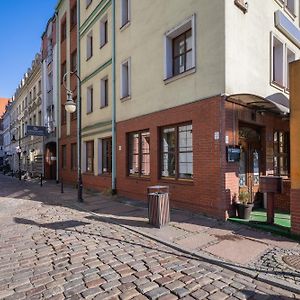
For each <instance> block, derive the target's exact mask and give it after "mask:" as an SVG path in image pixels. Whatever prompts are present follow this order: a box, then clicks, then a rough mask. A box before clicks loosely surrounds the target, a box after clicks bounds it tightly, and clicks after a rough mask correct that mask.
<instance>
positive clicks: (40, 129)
mask: <svg viewBox="0 0 300 300" xmlns="http://www.w3.org/2000/svg"><path fill="white" fill-rule="evenodd" d="M26 135H36V136H46V135H47V127H46V126H34V125H27V126H26Z"/></svg>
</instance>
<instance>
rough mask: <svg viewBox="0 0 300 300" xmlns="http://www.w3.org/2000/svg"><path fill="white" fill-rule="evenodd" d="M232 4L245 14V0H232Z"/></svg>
mask: <svg viewBox="0 0 300 300" xmlns="http://www.w3.org/2000/svg"><path fill="white" fill-rule="evenodd" d="M234 4H235V5H236V6H237V7H238V8H239V9H240V10H241V11H242V12H243V13H244V14H245V13H246V12H247V11H248V3H247V2H246V1H245V0H234Z"/></svg>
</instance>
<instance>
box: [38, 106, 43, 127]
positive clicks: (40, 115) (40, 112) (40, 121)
mask: <svg viewBox="0 0 300 300" xmlns="http://www.w3.org/2000/svg"><path fill="white" fill-rule="evenodd" d="M38 117H39V120H38V121H39V126H41V125H42V111H41V110H40V111H39V113H38Z"/></svg>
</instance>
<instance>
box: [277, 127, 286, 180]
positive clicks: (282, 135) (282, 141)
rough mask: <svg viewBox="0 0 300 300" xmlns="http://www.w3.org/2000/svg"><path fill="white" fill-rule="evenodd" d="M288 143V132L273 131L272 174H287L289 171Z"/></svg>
mask: <svg viewBox="0 0 300 300" xmlns="http://www.w3.org/2000/svg"><path fill="white" fill-rule="evenodd" d="M289 144H290V137H289V133H288V132H280V131H276V132H274V175H277V176H288V175H289V173H290V154H289V153H290V148H289Z"/></svg>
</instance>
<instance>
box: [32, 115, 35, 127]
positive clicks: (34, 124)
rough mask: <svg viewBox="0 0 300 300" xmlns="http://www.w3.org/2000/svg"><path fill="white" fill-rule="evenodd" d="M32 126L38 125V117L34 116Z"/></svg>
mask: <svg viewBox="0 0 300 300" xmlns="http://www.w3.org/2000/svg"><path fill="white" fill-rule="evenodd" d="M32 125H36V115H33V124H32Z"/></svg>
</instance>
